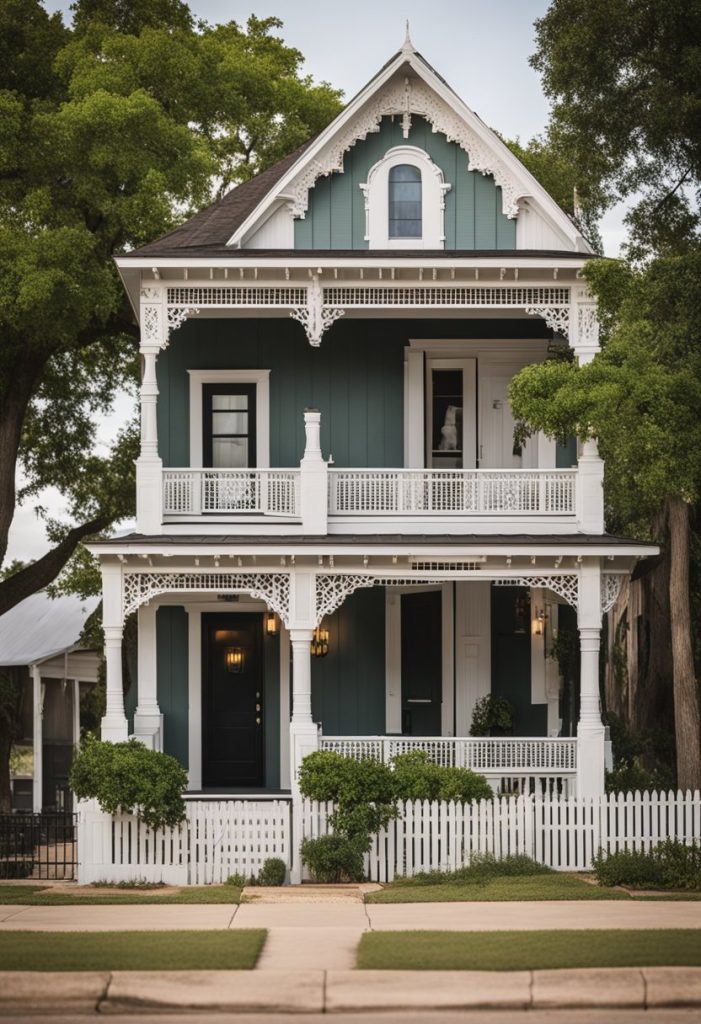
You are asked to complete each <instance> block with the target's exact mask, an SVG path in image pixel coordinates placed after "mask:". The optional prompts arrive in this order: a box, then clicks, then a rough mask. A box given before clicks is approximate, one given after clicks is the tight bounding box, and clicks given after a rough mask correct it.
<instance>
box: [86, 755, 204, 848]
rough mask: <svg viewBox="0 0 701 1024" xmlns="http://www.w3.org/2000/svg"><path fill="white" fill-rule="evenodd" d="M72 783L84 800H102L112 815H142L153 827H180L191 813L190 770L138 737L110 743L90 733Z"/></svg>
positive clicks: (104, 806) (107, 811)
mask: <svg viewBox="0 0 701 1024" xmlns="http://www.w3.org/2000/svg"><path fill="white" fill-rule="evenodd" d="M69 784H70V787H71V789H72V790H73V792H74V793H75V795H76V796H77V797H78V799H79V800H86V799H94V800H97V802H98V803H99V805H100V807H101V808H102V810H103V811H105V812H106V813H107V814H137V815H138V816H139V818H140V819H141V820H142V821H143V822H144V824H146V825H148V826H149V827H150V828H163V827H164V826H173V825H177V824H178V822H180V821H182V820H183V818H184V817H185V801H184V800H183V793H184V792H185V789H186V787H187V774H186V773H185V771H184V769H183V768H182V767H181V765H180V764H179V762H178V761H176V759H175V758H174V757H171V756H170V755H169V754H162V753H160V751H157V750H149V749H148V748H147V747H145V746H144V745H143V743H139V741H138V740H136V739H130V740H128V741H127V742H126V743H105V742H103V741H102V740H98V739H95V738H94V737H92V736H89V737H86V739H85V742H84V743H83V746H82V747H81V749H80V752H79V753H78V755H77V756H76V757H75V759H74V761H73V765H72V767H71V772H70V777H69Z"/></svg>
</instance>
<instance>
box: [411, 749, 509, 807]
mask: <svg viewBox="0 0 701 1024" xmlns="http://www.w3.org/2000/svg"><path fill="white" fill-rule="evenodd" d="M392 768H393V771H392V781H393V785H394V795H395V797H396V799H398V800H454V801H457V802H459V803H470V802H471V801H473V800H489V799H491V797H492V796H493V793H492V790H491V787H490V786H489V783H488V782H487V780H486V779H485V778H484V776H482V775H477V774H475V772H471V771H470V770H469V769H468V768H443V767H441V766H440V765H437V764H433V763H432V762H431V761H430V760H429V757H428V754H427V753H426V751H425V750H412V751H409V752H408V753H406V754H397V756H396V757H395V758H394V759H393V761H392Z"/></svg>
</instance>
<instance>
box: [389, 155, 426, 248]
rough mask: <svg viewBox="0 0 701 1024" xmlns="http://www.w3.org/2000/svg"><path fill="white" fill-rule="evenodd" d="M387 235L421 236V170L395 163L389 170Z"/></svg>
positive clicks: (396, 236)
mask: <svg viewBox="0 0 701 1024" xmlns="http://www.w3.org/2000/svg"><path fill="white" fill-rule="evenodd" d="M388 205H389V209H388V211H387V212H388V215H389V237H390V238H421V171H420V170H419V168H418V167H414V166H413V164H396V166H395V167H391V168H390V172H389V204H388Z"/></svg>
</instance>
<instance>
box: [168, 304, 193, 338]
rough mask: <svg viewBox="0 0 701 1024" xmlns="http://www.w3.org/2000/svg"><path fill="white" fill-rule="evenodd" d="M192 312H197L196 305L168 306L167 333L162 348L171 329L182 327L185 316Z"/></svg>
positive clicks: (190, 314)
mask: <svg viewBox="0 0 701 1024" xmlns="http://www.w3.org/2000/svg"><path fill="white" fill-rule="evenodd" d="M193 313H199V308H198V307H197V306H168V314H167V325H168V334H167V337H166V341H165V345H164V346H163V347H164V348H165V347H166V346H167V345H168V342H169V341H170V336H171V334H172V333H173V331H177V329H178V328H179V327H182V325H183V324H184V322H185V321H186V320H187V318H188V317H189V316H192V314H193Z"/></svg>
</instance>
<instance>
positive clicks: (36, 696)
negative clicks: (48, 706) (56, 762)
mask: <svg viewBox="0 0 701 1024" xmlns="http://www.w3.org/2000/svg"><path fill="white" fill-rule="evenodd" d="M31 673H32V709H33V713H34V714H33V728H32V745H33V753H34V768H33V771H32V810H33V811H34V813H35V814H38V813H39V812H40V811H41V808H42V806H43V803H44V792H43V790H44V758H43V753H44V728H43V725H44V722H43V719H44V693H43V691H42V685H41V669H40V668H39V666H38V665H32V666H31Z"/></svg>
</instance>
